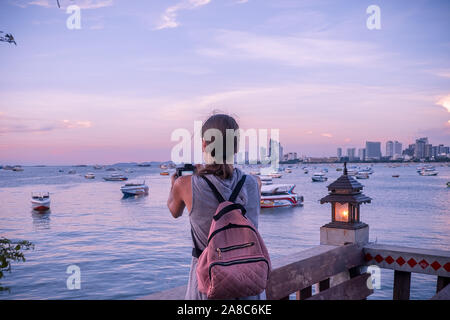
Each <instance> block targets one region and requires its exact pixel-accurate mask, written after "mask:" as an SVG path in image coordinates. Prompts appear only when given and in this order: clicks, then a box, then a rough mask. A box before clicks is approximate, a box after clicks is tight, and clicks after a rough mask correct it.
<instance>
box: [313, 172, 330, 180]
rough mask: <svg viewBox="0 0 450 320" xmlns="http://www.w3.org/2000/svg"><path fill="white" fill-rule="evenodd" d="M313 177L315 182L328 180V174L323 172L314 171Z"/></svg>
mask: <svg viewBox="0 0 450 320" xmlns="http://www.w3.org/2000/svg"><path fill="white" fill-rule="evenodd" d="M311 179H312V181H313V182H324V181H327V180H328V178H327V176H326V175H325V173H323V172H316V173H314V174H313V175H312V177H311Z"/></svg>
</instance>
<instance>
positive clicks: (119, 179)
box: [103, 173, 128, 181]
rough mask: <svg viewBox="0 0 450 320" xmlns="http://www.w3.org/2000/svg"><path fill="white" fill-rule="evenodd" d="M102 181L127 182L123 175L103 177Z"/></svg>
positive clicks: (115, 174) (116, 174) (114, 174)
mask: <svg viewBox="0 0 450 320" xmlns="http://www.w3.org/2000/svg"><path fill="white" fill-rule="evenodd" d="M103 180H105V181H125V180H128V178H127V177H125V176H124V175H123V174H120V173H113V174H112V175H110V176H107V177H103Z"/></svg>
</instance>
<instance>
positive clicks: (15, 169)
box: [12, 166, 23, 172]
mask: <svg viewBox="0 0 450 320" xmlns="http://www.w3.org/2000/svg"><path fill="white" fill-rule="evenodd" d="M12 171H16V172H20V171H23V168H22V167H21V166H15V167H14V168H13V169H12Z"/></svg>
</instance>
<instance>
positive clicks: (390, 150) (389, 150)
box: [385, 141, 394, 157]
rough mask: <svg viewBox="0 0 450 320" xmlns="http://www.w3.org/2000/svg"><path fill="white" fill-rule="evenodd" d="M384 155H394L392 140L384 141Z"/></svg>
mask: <svg viewBox="0 0 450 320" xmlns="http://www.w3.org/2000/svg"><path fill="white" fill-rule="evenodd" d="M385 155H386V157H393V156H394V142H393V141H387V142H386V154H385Z"/></svg>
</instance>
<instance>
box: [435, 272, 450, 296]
mask: <svg viewBox="0 0 450 320" xmlns="http://www.w3.org/2000/svg"><path fill="white" fill-rule="evenodd" d="M449 284H450V278H448V277H440V276H438V277H437V284H436V293H438V292H439V291H441V290H442V289H444V288H445V287H446V286H448V285H449Z"/></svg>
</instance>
